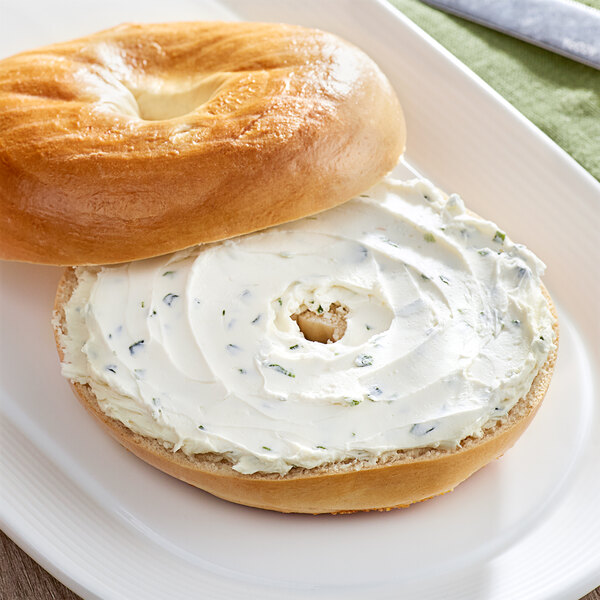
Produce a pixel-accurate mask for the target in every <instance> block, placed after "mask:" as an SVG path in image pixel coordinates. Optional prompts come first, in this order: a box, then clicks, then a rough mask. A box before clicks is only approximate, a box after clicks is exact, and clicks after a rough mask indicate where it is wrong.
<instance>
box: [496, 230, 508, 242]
mask: <svg viewBox="0 0 600 600" xmlns="http://www.w3.org/2000/svg"><path fill="white" fill-rule="evenodd" d="M505 239H506V234H505V233H504V232H502V231H496V235H495V236H494V239H493V241H494V242H498V244H503V243H504V240H505Z"/></svg>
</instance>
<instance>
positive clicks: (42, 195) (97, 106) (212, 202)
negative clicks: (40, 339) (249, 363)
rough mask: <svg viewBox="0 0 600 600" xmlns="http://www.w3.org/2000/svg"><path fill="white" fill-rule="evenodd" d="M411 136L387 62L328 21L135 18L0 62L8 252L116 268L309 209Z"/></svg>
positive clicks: (372, 171) (366, 183) (1, 226)
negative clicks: (308, 25) (311, 24)
mask: <svg viewBox="0 0 600 600" xmlns="http://www.w3.org/2000/svg"><path fill="white" fill-rule="evenodd" d="M198 104H199V106H198ZM190 111H191V112H190ZM173 115H175V116H173ZM404 137H405V132H404V121H403V117H402V112H401V109H400V106H399V104H398V100H397V98H396V96H395V94H394V92H393V90H392V89H391V86H390V84H389V82H388V81H387V79H386V78H385V76H384V75H383V74H382V73H381V71H380V70H379V69H378V67H377V66H376V65H375V64H374V63H373V61H371V60H370V59H369V58H368V57H367V56H366V55H365V54H363V53H362V52H361V51H360V50H358V49H357V48H355V47H354V46H352V45H351V44H348V43H346V42H344V41H342V40H340V39H339V38H337V37H335V36H333V35H331V34H328V33H324V32H321V31H316V30H310V29H305V28H301V27H294V26H288V25H277V24H259V23H169V24H159V25H131V24H130V25H122V26H119V27H116V28H114V29H110V30H107V31H104V32H101V33H98V34H95V35H92V36H89V37H86V38H81V39H79V40H75V41H72V42H67V43H62V44H56V45H53V46H48V47H46V48H41V49H39V50H35V51H31V52H25V53H22V54H19V55H16V56H13V57H11V58H8V59H5V60H3V61H0V258H5V259H11V260H20V261H27V262H39V263H45V264H62V265H75V264H107V263H113V262H121V261H129V260H135V259H140V258H146V257H149V256H155V255H159V254H164V253H167V252H171V251H174V250H178V249H181V248H184V247H187V246H191V245H194V244H197V243H201V242H209V241H215V240H220V239H225V238H229V237H233V236H236V235H240V234H243V233H248V232H251V231H255V230H259V229H263V228H265V227H269V226H271V225H275V224H279V223H283V222H286V221H290V220H293V219H297V218H299V217H303V216H306V215H309V214H312V213H315V212H319V211H321V210H324V209H327V208H330V207H332V206H335V205H338V204H340V203H342V202H344V201H346V200H348V199H349V198H351V197H352V196H354V195H356V194H357V193H359V192H360V191H362V190H364V189H367V188H368V187H370V186H371V185H372V184H374V183H375V182H376V181H377V180H378V179H379V178H380V177H381V176H382V175H384V174H385V173H386V172H388V171H390V170H391V169H392V168H393V167H394V165H395V164H396V162H397V159H398V156H399V155H400V153H401V151H402V150H403V147H404Z"/></svg>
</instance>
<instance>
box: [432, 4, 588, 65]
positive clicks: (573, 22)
mask: <svg viewBox="0 0 600 600" xmlns="http://www.w3.org/2000/svg"><path fill="white" fill-rule="evenodd" d="M422 1H423V2H425V4H429V5H431V6H433V7H435V8H439V9H441V10H443V11H444V12H448V13H451V14H454V15H457V16H459V17H463V18H465V19H468V20H469V21H473V22H475V23H479V24H480V25H485V26H486V27H489V28H491V29H496V30H497V31H501V32H502V33H506V34H508V35H510V36H512V37H516V38H518V39H520V40H524V41H526V42H530V43H532V44H535V45H537V46H541V47H542V48H545V49H546V50H550V51H552V52H556V53H558V54H561V55H563V56H566V57H568V58H571V59H573V60H576V61H579V62H581V63H584V64H586V65H588V66H590V67H594V68H595V69H600V10H596V9H595V8H591V7H589V6H586V5H584V4H580V3H578V2H574V1H573V0H422Z"/></svg>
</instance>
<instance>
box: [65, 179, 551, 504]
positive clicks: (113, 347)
mask: <svg viewBox="0 0 600 600" xmlns="http://www.w3.org/2000/svg"><path fill="white" fill-rule="evenodd" d="M361 196H362V197H360V198H355V199H353V200H351V201H350V202H349V203H347V204H345V205H343V206H339V207H337V208H334V209H331V210H330V211H326V212H324V213H321V214H320V215H318V217H309V218H307V219H302V220H300V221H297V222H295V223H292V224H288V225H282V226H279V227H275V228H272V229H269V230H268V231H266V232H259V233H254V234H251V235H249V236H244V237H243V238H239V239H238V240H230V241H227V242H220V243H217V244H213V245H209V246H206V247H204V248H198V249H195V250H193V251H191V252H184V253H178V254H176V255H173V256H170V257H162V258H160V259H153V260H152V261H144V262H143V263H137V264H136V263H132V264H130V265H122V266H118V267H101V268H87V269H84V268H80V269H75V270H74V269H67V270H66V271H65V274H64V276H63V278H62V280H61V282H60V284H59V287H58V291H57V296H56V304H55V318H54V327H55V336H56V343H57V348H58V352H59V355H60V358H61V362H62V364H63V374H64V375H65V376H66V377H67V378H69V380H70V381H71V384H72V387H73V390H74V392H75V394H76V396H77V397H78V398H79V400H80V402H81V403H82V405H83V406H84V407H85V408H86V410H88V411H89V412H90V413H91V414H92V415H94V417H95V418H96V419H97V420H98V421H99V422H100V423H101V424H102V425H103V427H104V428H105V429H106V430H107V431H108V432H109V433H110V434H111V435H112V436H113V437H114V438H115V439H116V440H118V441H119V442H120V443H121V444H122V445H123V446H124V447H126V448H127V449H128V450H130V451H131V452H133V453H134V454H135V455H137V456H138V457H140V458H142V459H143V460H145V461H146V462H148V463H149V464H151V465H153V466H155V467H157V468H159V469H161V470H162V471H164V472H166V473H168V474H170V475H173V476H174V477H177V478H178V479H181V480H183V481H185V482H187V483H190V484H192V485H194V486H197V487H199V488H202V489H204V490H206V491H208V492H210V493H211V494H214V495H216V496H218V497H221V498H224V499H226V500H229V501H232V502H236V503H239V504H244V505H248V506H253V507H258V508H263V509H268V510H274V511H280V512H298V513H314V514H317V513H347V512H356V511H367V510H387V509H390V508H394V507H401V506H407V505H410V504H412V503H415V502H419V501H422V500H425V499H427V498H430V497H433V496H437V495H439V494H443V493H445V492H448V491H450V490H452V489H453V488H454V487H456V486H457V485H458V484H459V483H460V482H462V481H464V480H465V479H466V478H467V477H469V476H470V475H471V474H473V473H474V472H475V471H477V470H478V469H480V468H481V467H483V466H484V465H485V464H487V463H488V462H490V461H491V460H492V459H494V458H497V457H499V456H501V455H502V454H503V453H504V452H505V451H506V450H507V449H509V448H510V447H511V446H512V445H513V444H514V443H515V442H516V440H517V439H518V438H519V436H520V435H521V434H522V433H523V431H524V430H525V429H526V427H527V426H528V424H529V423H530V421H531V419H532V418H533V416H534V414H535V413H536V411H537V409H538V408H539V406H540V404H541V402H542V400H543V398H544V395H545V393H546V391H547V389H548V386H549V384H550V379H551V376H552V372H553V368H554V364H555V360H556V352H557V344H558V321H557V318H556V313H555V309H554V306H553V304H552V300H551V298H550V296H549V295H548V293H547V291H546V289H545V288H544V286H543V284H542V283H541V281H540V279H539V276H540V275H541V273H542V272H543V268H544V267H543V264H542V263H541V262H540V261H538V259H536V258H535V257H534V256H533V254H531V253H530V252H529V251H528V250H527V249H525V248H524V247H523V246H521V245H519V244H514V243H513V242H511V241H510V240H509V238H508V237H507V236H506V234H504V233H503V232H502V231H500V230H498V228H497V227H496V226H495V225H494V224H493V223H490V222H488V221H485V220H483V219H481V218H479V217H477V216H476V215H473V213H469V212H468V211H466V209H464V206H463V205H462V201H461V200H460V199H459V198H458V197H456V196H451V197H450V198H448V197H446V196H445V195H443V194H442V193H441V192H440V191H439V190H436V189H435V188H433V186H431V185H430V184H428V183H427V182H424V181H413V182H407V183H402V182H395V181H393V180H386V181H384V182H383V183H381V184H378V185H377V186H376V187H375V188H373V189H371V190H370V191H368V192H367V193H365V194H362V195H361ZM319 236H321V237H319ZM324 236H325V237H324ZM327 236H328V237H327ZM237 260H242V262H241V263H240V264H239V265H238V266H236V261H237ZM186 261H187V262H186ZM369 261H370V262H369ZM188 263H189V264H190V265H192V266H186V265H188ZM251 267H252V268H254V269H255V270H252V268H251ZM440 269H441V271H440ZM219 270H222V271H223V272H224V273H227V275H228V277H227V278H226V279H227V281H228V283H227V284H226V285H225V284H220V283H219V280H218V277H209V275H211V274H212V273H215V272H219ZM370 273H371V274H372V275H373V276H372V278H371V279H369V277H370V275H369V274H370ZM438 273H441V274H439V275H438ZM178 277H179V278H180V279H177V278H178ZM182 278H183V279H182ZM402 278H403V279H402ZM400 279H402V281H400ZM207 281H210V285H211V286H214V287H215V288H216V289H215V290H212V289H208V288H206V286H205V285H204V284H205V283H206V282H207ZM401 284H402V285H401ZM119 286H121V288H122V290H123V291H120V288H119ZM123 286H124V287H123ZM176 286H178V287H176ZM223 286H224V287H223ZM236 286H237V287H236ZM243 286H246V287H247V288H248V289H245V290H244V289H243ZM238 287H239V289H240V292H239V293H233V291H232V290H236V289H238ZM169 290H171V292H170V293H166V294H165V291H167V292H168V291H169ZM265 290H266V291H265ZM277 290H281V291H277ZM382 290H383V291H382ZM195 294H198V297H196V296H195ZM277 294H279V297H277ZM200 296H201V297H200ZM317 305H318V308H316V307H317ZM222 307H226V308H223V309H222V310H221V308H222ZM461 307H462V308H461ZM177 311H178V312H177ZM259 311H261V312H259ZM194 315H199V316H194ZM255 315H256V317H255ZM517 317H518V318H517ZM184 318H185V322H186V323H188V324H189V329H190V332H189V334H190V335H192V334H193V339H194V340H196V342H195V343H197V345H198V348H200V347H201V350H202V351H201V352H200V351H199V350H197V349H195V347H194V348H191V347H190V348H191V349H190V348H188V346H187V345H186V344H187V341H186V340H185V339H184V338H183V337H180V338H177V337H176V336H177V335H178V334H177V332H176V329H177V328H178V327H180V326H181V323H182V319H184ZM121 319H126V321H122V320H121ZM365 319H367V321H365ZM240 323H241V325H240ZM365 323H366V326H365ZM240 327H241V329H240ZM257 328H261V329H257ZM123 331H125V332H126V334H122V332H123ZM140 332H143V333H140ZM187 332H188V328H187V327H186V334H185V335H188V333H187ZM119 335H125V337H124V338H122V339H121V341H119V340H117V338H118V337H119ZM170 336H172V337H170ZM233 336H237V337H233ZM138 338H140V339H138ZM238 338H239V340H241V341H238ZM190 339H192V338H190ZM175 340H178V341H175ZM253 340H254V341H253ZM180 341H181V343H180ZM228 341H229V342H231V343H226V342H228ZM184 342H185V343H184ZM474 343H475V345H476V348H474V346H473V344H474ZM253 344H254V346H253ZM299 346H301V348H298V347H299ZM248 348H255V349H253V350H249V352H250V354H249V355H248V360H246V359H245V357H244V354H243V352H244V351H246V350H247V349H248ZM169 349H174V350H173V352H174V353H173V354H169ZM367 351H368V354H366V352H367ZM149 352H153V354H148V353H149ZM298 352H304V355H303V356H304V357H305V358H302V357H300V358H297V353H298ZM165 353H166V354H165ZM156 357H158V358H156ZM205 358H206V361H207V364H208V365H209V367H210V368H209V369H208V370H209V371H214V373H215V377H216V378H217V379H218V380H222V381H223V382H224V383H223V385H224V388H223V389H221V388H219V389H217V390H216V392H215V391H214V389H213V387H211V386H213V383H212V382H210V381H208V378H207V377H206V376H205V375H204V374H203V373H204V371H202V369H203V367H201V364H200V363H202V361H203V360H204V359H205ZM230 358H231V360H229V359H230ZM159 359H160V360H159ZM496 359H497V360H496ZM138 360H141V361H142V362H136V361H138ZM144 361H145V362H144ZM153 361H154V362H153ZM244 361H245V362H244ZM107 362H109V363H111V364H107V366H104V365H105V364H106V363H107ZM338 364H339V365H340V366H339V368H338V367H337V366H336V365H338ZM490 365H491V366H490ZM135 366H139V367H141V368H140V369H134V367H135ZM174 367H177V369H178V376H177V378H176V379H172V378H171V377H172V376H171V372H172V370H173V368H174ZM237 367H240V368H239V369H238V368H237ZM242 367H243V368H242ZM148 370H150V371H154V373H150V375H148V374H147V373H146V371H148ZM319 370H322V371H323V374H324V376H323V377H321V378H320V379H319V378H317V375H319V374H320V371H319ZM238 371H239V373H238ZM246 371H248V372H249V373H250V372H251V371H252V373H250V375H246ZM121 372H123V375H122V376H121ZM254 372H256V374H257V375H259V376H260V377H262V378H263V380H264V385H263V384H262V383H261V380H260V379H259V380H256V379H255V380H254V381H255V382H256V381H258V384H256V385H259V386H262V387H260V390H262V392H260V393H257V392H254V391H253V386H254V385H255V383H253V380H251V379H244V377H251V376H254V374H255V373H254ZM329 372H331V377H329ZM180 373H181V374H183V375H181V374H180ZM186 373H187V375H186ZM182 377H183V379H182ZM186 377H187V378H188V380H189V386H191V387H190V388H189V389H190V390H192V392H193V393H192V395H191V398H192V403H191V404H190V403H189V402H188V403H187V404H186V403H185V402H184V401H181V402H179V400H177V398H179V397H181V398H183V397H184V396H185V394H186V393H188V392H186V391H185V390H186V389H187V388H185V385H188V383H186V381H187V380H186V379H185V378H186ZM373 377H375V378H377V377H379V378H380V379H381V381H383V382H384V384H382V385H381V389H380V388H379V387H375V388H374V390H375V391H372V390H373V386H372V385H370V384H371V383H372V381H373ZM236 378H237V380H236ZM269 378H271V379H269ZM311 378H313V379H314V381H312V383H311ZM184 384H185V385H184ZM169 386H170V387H169ZM236 386H237V387H236ZM171 388H172V390H173V394H171ZM338 388H339V389H338ZM362 388H365V390H366V391H364V390H362ZM203 390H204V391H203ZM348 390H349V391H348ZM164 392H168V393H164ZM467 393H469V394H470V396H469V395H466V394H467ZM352 394H354V395H352ZM244 395H246V396H248V397H247V399H246V400H247V403H246V404H245V403H241V404H240V403H236V402H235V400H236V398H237V397H238V396H240V397H241V396H244ZM171 396H172V397H171ZM232 397H233V399H232ZM406 399H408V400H406ZM281 400H287V402H283V403H282V402H281ZM245 402H246V401H245ZM227 403H230V405H227V406H226V404H227ZM417 405H419V406H417ZM163 410H164V412H163ZM357 411H360V412H357ZM167 413H168V414H167ZM263 417H264V418H263ZM199 419H202V421H201V422H200V421H199ZM198 423H201V424H198ZM410 423H415V424H414V425H412V426H411V425H410ZM436 428H437V429H436ZM198 430H200V431H198ZM351 430H353V431H352V434H350V431H351ZM354 431H358V434H357V437H355V438H354V437H352V436H354V435H355V433H354ZM174 432H175V433H177V435H174ZM194 432H195V433H194ZM438 432H440V433H439V436H438V437H436V436H437V435H438ZM269 436H270V437H269ZM319 436H323V437H319ZM325 437H326V438H327V440H328V442H327V443H326V442H322V443H323V444H325V445H320V440H321V439H325ZM407 440H408V442H407ZM329 442H331V445H330V443H329ZM317 444H319V445H317ZM394 444H396V445H394ZM276 445H278V446H276Z"/></svg>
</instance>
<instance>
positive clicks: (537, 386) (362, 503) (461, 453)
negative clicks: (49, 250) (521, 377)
mask: <svg viewBox="0 0 600 600" xmlns="http://www.w3.org/2000/svg"><path fill="white" fill-rule="evenodd" d="M76 285H77V277H76V275H75V272H74V271H73V270H72V269H67V270H66V271H65V273H64V275H63V277H62V279H61V281H60V284H59V287H58V291H57V295H56V302H55V315H56V320H55V338H56V345H57V348H58V353H59V356H60V358H61V361H62V360H63V358H64V356H63V349H62V342H61V338H62V336H63V335H64V334H65V332H66V329H65V313H64V306H65V304H66V303H67V302H68V300H69V298H70V297H71V295H72V293H73V291H74V289H75V287H76ZM543 292H544V295H545V296H546V299H547V301H548V304H549V306H550V310H551V312H552V314H553V316H554V319H555V321H554V331H555V334H556V340H555V345H556V347H555V349H554V350H553V351H552V352H551V353H550V355H549V357H548V360H547V362H546V363H545V364H544V365H543V366H542V368H541V369H540V371H539V372H538V374H537V375H536V377H535V379H534V381H533V383H532V386H531V388H530V390H529V393H528V394H527V395H526V396H525V397H524V398H522V399H521V400H519V402H517V404H516V405H515V406H514V407H513V408H512V409H511V411H510V412H509V413H508V415H507V416H506V417H504V418H503V419H502V420H499V421H497V422H496V423H494V424H491V425H490V427H488V428H487V429H486V430H485V434H484V435H483V437H481V438H474V437H470V438H467V439H465V440H463V441H462V443H461V445H460V447H459V448H457V449H455V450H440V449H437V448H423V449H416V450H399V451H398V452H397V453H396V454H394V455H393V456H391V457H389V456H388V457H386V459H385V460H381V461H379V462H378V463H377V464H371V463H361V462H353V463H333V464H330V465H324V466H322V467H317V468H315V469H302V468H294V469H292V470H291V471H290V472H289V473H287V474H286V475H284V476H280V475H277V474H264V473H255V474H253V475H242V474H240V473H238V472H237V471H234V470H233V468H232V467H231V464H230V463H229V462H227V460H226V458H225V457H223V456H219V455H215V454H207V455H203V454H198V455H194V456H188V455H186V454H184V453H183V452H182V451H181V450H179V451H177V452H172V451H171V450H169V449H167V448H165V447H164V445H163V444H162V443H161V442H160V441H158V440H154V439H150V438H147V437H144V436H141V435H138V434H136V433H134V432H133V431H131V430H130V429H128V428H127V427H125V425H123V424H122V423H121V422H119V421H117V420H115V419H112V418H111V417H108V416H107V415H106V414H105V413H104V412H103V411H102V410H101V408H100V407H99V405H98V402H97V401H96V397H95V395H94V394H93V392H92V391H91V389H90V387H89V386H87V385H82V384H79V383H71V386H72V388H73V391H74V392H75V395H76V396H77V397H78V399H79V400H80V402H81V404H82V405H83V406H84V408H85V409H86V410H87V411H88V412H90V413H91V414H92V415H93V416H94V417H95V418H96V419H97V420H98V421H99V422H100V424H101V425H102V426H103V427H104V428H105V429H106V430H107V431H108V433H109V434H110V435H111V436H112V437H113V438H115V439H116V440H117V441H118V442H119V443H120V444H122V445H123V446H124V447H125V448H127V449H128V450H130V451H131V452H133V453H134V454H135V455H136V456H138V457H139V458H141V459H142V460H144V461H146V462H147V463H149V464H151V465H153V466H154V467H156V468H158V469H160V470H161V471H164V472H165V473H168V474H169V475H172V476H173V477H176V478H178V479H181V480H182V481H185V482H187V483H189V484H191V485H194V486H196V487H198V488H201V489H203V490H206V491H207V492H210V493H211V494H213V495H215V496H218V497H220V498H224V499H225V500H229V501H231V502H235V503H238V504H244V505H247V506H254V507H257V508H263V509H267V510H274V511H279V512H296V513H312V514H318V513H349V512H357V511H368V510H387V509H389V508H397V507H403V506H408V505H410V504H412V503H414V502H420V501H422V500H426V499H428V498H431V497H433V496H437V495H439V494H443V493H445V492H448V491H451V490H452V489H453V488H454V487H456V486H457V485H458V484H459V483H461V482H462V481H464V480H465V479H467V478H468V477H469V476H470V475H472V474H473V473H474V472H475V471H477V470H478V469H480V468H481V467H483V466H484V465H486V464H487V463H489V462H490V461H491V460H493V459H494V458H498V457H500V456H501V455H502V454H503V453H504V452H505V451H506V450H508V449H509V448H510V447H512V446H513V444H514V443H515V442H516V441H517V439H518V438H519V437H520V436H521V434H522V433H523V432H524V431H525V429H526V428H527V426H528V425H529V423H530V422H531V420H532V419H533V417H534V415H535V413H536V412H537V410H538V408H539V407H540V405H541V403H542V400H543V398H544V396H545V394H546V391H547V390H548V386H549V385H550V380H551V378H552V372H553V369H554V364H555V361H556V353H557V344H558V320H557V316H556V311H555V308H554V305H553V304H552V300H551V298H550V296H549V294H548V293H547V291H546V290H545V288H543Z"/></svg>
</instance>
